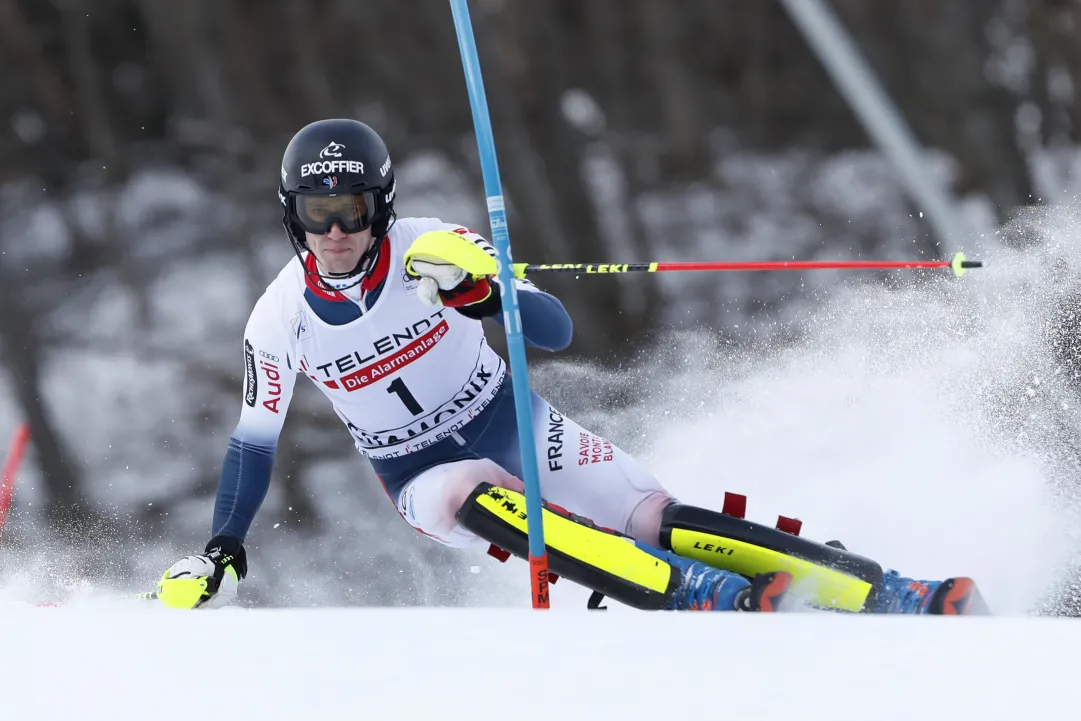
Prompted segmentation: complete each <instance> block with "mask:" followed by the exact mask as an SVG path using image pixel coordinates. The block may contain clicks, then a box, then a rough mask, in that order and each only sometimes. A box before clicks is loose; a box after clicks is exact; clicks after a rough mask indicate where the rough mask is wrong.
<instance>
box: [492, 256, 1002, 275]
mask: <svg viewBox="0 0 1081 721" xmlns="http://www.w3.org/2000/svg"><path fill="white" fill-rule="evenodd" d="M982 267H983V263H981V262H980V261H978V260H966V259H965V256H964V253H958V254H957V255H955V256H954V257H953V260H838V261H834V260H777V261H753V262H734V263H714V262H697V261H696V262H683V263H680V262H674V263H659V262H657V263H555V264H537V265H530V264H528V263H515V264H514V275H515V276H516V277H518V278H524V277H525V276H526V275H528V274H530V273H585V274H586V275H594V274H608V273H665V272H671V271H694V270H696V271H703V270H707V271H708V270H714V271H719V270H726V271H739V270H894V269H912V268H950V269H952V270H953V272H954V274H955V275H957V276H958V277H960V276H962V275H964V274H965V271H966V270H968V269H969V268H982Z"/></svg>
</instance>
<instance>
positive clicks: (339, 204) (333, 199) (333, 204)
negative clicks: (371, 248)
mask: <svg viewBox="0 0 1081 721" xmlns="http://www.w3.org/2000/svg"><path fill="white" fill-rule="evenodd" d="M291 205H292V212H291V215H292V216H293V220H294V221H295V222H296V224H297V225H299V226H300V227H301V228H303V229H304V230H306V231H307V232H309V233H315V234H317V235H323V234H325V233H329V232H330V229H331V227H333V226H334V224H335V223H337V224H338V225H339V226H340V227H341V229H342V232H343V233H359V232H360V231H362V230H364V229H365V228H370V227H371V225H372V223H373V222H374V221H375V207H376V206H375V193H374V192H364V193H352V194H349V195H295V196H293V202H292V204H291Z"/></svg>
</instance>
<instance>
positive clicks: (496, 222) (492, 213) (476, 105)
mask: <svg viewBox="0 0 1081 721" xmlns="http://www.w3.org/2000/svg"><path fill="white" fill-rule="evenodd" d="M450 9H451V13H452V14H453V15H454V31H455V33H456V34H457V36H458V49H459V50H460V51H461V54H462V69H463V70H464V72H465V81H466V87H467V88H468V89H469V105H470V107H471V108H472V110H473V128H474V130H475V132H476V135H477V148H478V150H479V151H480V167H481V173H482V174H483V176H484V194H485V196H487V199H488V221H489V225H491V228H492V244H493V245H494V246H495V249H496V253H497V258H498V261H499V280H500V285H501V287H502V294H501V299H502V304H503V327H504V328H505V329H506V332H507V351H508V353H509V355H510V374H511V382H512V383H513V387H514V407H515V412H516V413H517V417H518V440H519V447H520V448H521V454H522V475H523V478H522V481H523V483H524V484H525V499H526V523H527V527H526V530H527V533H528V534H529V571H530V579H531V587H532V596H533V608H548V551H547V549H546V548H545V545H544V524H543V516H542V511H541V508H542V505H541V492H540V478H539V477H538V475H537V448H536V443H535V441H534V437H533V410H532V400H531V392H530V388H529V370H528V367H527V365H526V355H525V337H524V336H523V335H522V316H521V313H520V312H519V310H518V292H517V289H516V287H515V279H514V268H513V263H514V259H513V257H512V255H511V248H510V232H509V231H508V229H507V213H506V209H505V207H504V203H503V186H502V184H501V182H500V180H499V164H498V163H497V162H496V154H495V139H494V138H493V136H492V121H491V119H490V118H489V117H488V100H487V98H486V97H485V94H484V80H483V78H482V77H481V72H480V60H479V59H478V58H477V43H476V40H475V39H474V37H473V25H472V22H471V21H470V19H469V6H468V4H467V0H450Z"/></svg>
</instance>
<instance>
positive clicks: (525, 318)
mask: <svg viewBox="0 0 1081 721" xmlns="http://www.w3.org/2000/svg"><path fill="white" fill-rule="evenodd" d="M518 312H519V313H520V314H521V316H522V335H523V336H525V340H526V343H528V344H529V345H531V346H534V347H535V348H540V349H542V350H546V351H560V350H563V349H564V348H566V347H567V346H569V345H570V344H571V339H572V338H573V337H574V322H573V321H572V320H571V316H570V314H569V313H568V312H567V309H566V308H564V307H563V303H562V302H561V301H560V300H559V298H556V297H555V296H554V295H551V294H550V293H545V292H544V291H542V290H536V289H532V288H531V289H529V290H521V289H519V291H518ZM495 319H496V320H497V321H498V322H499V324H500V325H502V324H503V314H502V313H499V314H497V315H496V316H495Z"/></svg>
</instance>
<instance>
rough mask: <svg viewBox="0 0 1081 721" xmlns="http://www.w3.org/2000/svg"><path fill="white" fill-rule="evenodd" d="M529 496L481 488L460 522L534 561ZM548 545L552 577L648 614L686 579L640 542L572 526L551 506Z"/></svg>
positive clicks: (546, 518) (578, 523)
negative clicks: (530, 557) (527, 523)
mask: <svg viewBox="0 0 1081 721" xmlns="http://www.w3.org/2000/svg"><path fill="white" fill-rule="evenodd" d="M525 509H526V502H525V496H523V495H522V494H521V493H517V492H515V491H510V490H507V489H505V488H499V487H497V486H493V485H491V484H488V483H482V484H479V485H478V486H477V488H476V489H475V490H474V491H473V493H472V494H471V495H470V496H469V499H468V500H467V501H466V502H465V504H463V505H462V508H461V509H460V510H459V511H458V514H457V519H458V522H459V523H460V524H461V525H462V526H463V527H464V528H467V529H468V530H470V531H472V532H473V533H475V534H477V535H478V536H480V537H481V538H483V539H485V540H486V541H489V542H490V543H492V544H494V545H495V546H497V547H499V548H501V549H503V550H504V551H506V552H508V553H511V554H513V555H515V556H517V557H519V558H522V559H526V558H528V557H529V536H528V531H527V525H526V510H525ZM543 514H544V541H545V546H546V547H547V549H548V567H549V568H550V569H551V571H552V573H554V574H558V575H559V576H563V577H565V578H568V579H570V580H572V581H574V582H575V583H579V584H581V585H583V586H585V587H586V588H590V589H593V591H595V592H597V593H600V594H603V595H605V596H608V597H609V598H612V599H615V600H616V601H619V602H620V603H625V604H627V605H628V606H632V607H634V608H639V609H643V610H660V609H662V608H664V606H665V604H666V602H667V601H668V599H669V598H670V597H671V595H672V594H673V593H674V592H675V589H676V588H677V587H678V586H679V582H680V578H681V574H680V571H679V569H677V568H674V567H673V566H671V565H669V564H668V563H667V562H665V561H663V560H661V559H659V558H656V557H654V556H652V555H650V554H649V553H646V552H645V551H643V550H642V549H640V548H638V547H637V546H636V545H635V543H634V541H633V540H631V539H629V538H627V537H625V536H621V535H619V534H616V533H614V532H611V531H605V530H602V529H599V528H595V527H593V526H591V525H587V524H586V523H583V522H581V521H578V520H572V519H571V518H569V517H567V516H566V515H563V514H560V513H556V512H555V511H553V510H552V509H551V508H548V507H547V506H546V507H545V508H544V509H543Z"/></svg>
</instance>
